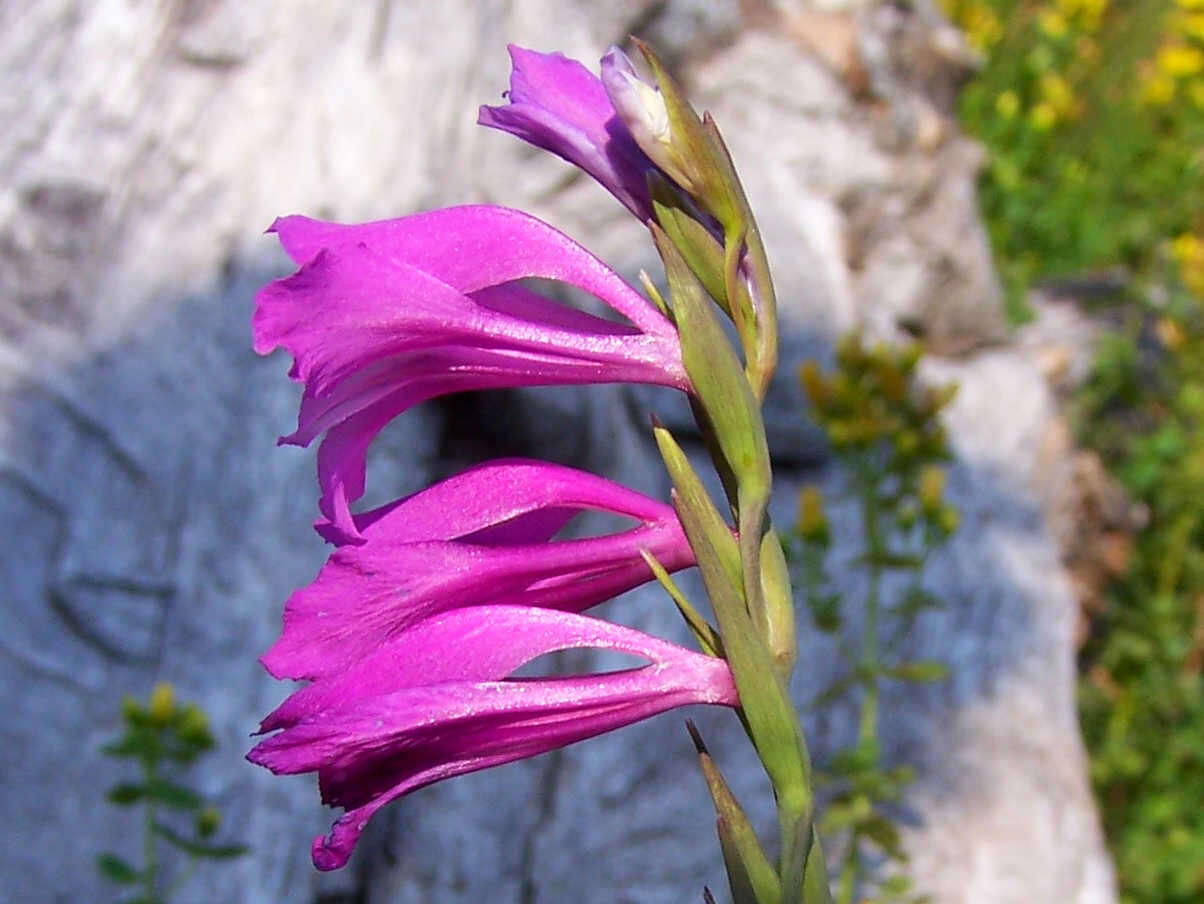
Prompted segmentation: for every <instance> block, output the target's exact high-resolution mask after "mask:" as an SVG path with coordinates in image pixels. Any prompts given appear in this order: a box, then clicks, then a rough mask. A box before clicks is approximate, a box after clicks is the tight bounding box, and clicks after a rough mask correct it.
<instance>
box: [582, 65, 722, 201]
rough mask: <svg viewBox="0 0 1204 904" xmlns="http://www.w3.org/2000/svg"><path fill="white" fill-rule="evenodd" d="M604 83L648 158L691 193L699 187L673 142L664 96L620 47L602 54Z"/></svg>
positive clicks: (616, 110) (625, 122) (616, 109)
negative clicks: (641, 74) (647, 80)
mask: <svg viewBox="0 0 1204 904" xmlns="http://www.w3.org/2000/svg"><path fill="white" fill-rule="evenodd" d="M602 84H603V86H605V88H606V94H607V96H609V97H610V102H611V103H612V104H613V105H614V108H615V112H617V113H618V114H619V118H620V119H621V120H623V124H624V125H625V126H627V130H628V131H629V132H631V137H632V138H634V139H635V143H636V144H638V145H639V146H640V150H642V151H643V152H644V153H645V154H647V155H648V157H649V158H650V159H651V160H652V162H653V163H655V164H656V165H657V166H659V167H660V168H661V169H662V170H664V171H665V173H666V174H668V176H669V178H670V179H672V180H673V181H674V182H676V183H677V184H678V185H680V186H681V187H682V188H684V189H685V190H686V191H688V192H690V193H695V192H696V191H697V189H698V186H696V185H694V184H693V183H694V180H693V179H691V178H690V175H689V173H687V172H686V169H687V167H686V166H685V165H684V161H683V160H682V159H681V155H680V153H679V152H678V149H677V148H676V147H675V146H674V142H673V127H672V124H671V123H670V120H669V110H668V108H667V107H666V106H665V98H664V95H663V94H661V90H660V88H658V87H657V86H656V85H652V84H649V83H648V82H646V81H644V79H643V78H641V77H640V74H639V73H638V72H636V71H635V66H633V65H632V63H631V59H630V58H629V57H628V56H627V54H625V53H624V52H623V51H622V50H620V49H619V48H618V47H611V48H610V50H608V51H607V52H606V56H604V57H602Z"/></svg>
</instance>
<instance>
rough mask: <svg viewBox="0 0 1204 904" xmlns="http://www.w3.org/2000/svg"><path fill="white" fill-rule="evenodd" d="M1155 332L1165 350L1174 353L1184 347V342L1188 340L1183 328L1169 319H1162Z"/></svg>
mask: <svg viewBox="0 0 1204 904" xmlns="http://www.w3.org/2000/svg"><path fill="white" fill-rule="evenodd" d="M1154 332H1155V333H1156V334H1157V336H1158V341H1159V342H1161V343H1162V346H1163V348H1168V349H1170V350H1171V351H1174V350H1175V349H1177V348H1180V347H1181V346H1182V345H1183V340H1184V339H1185V338H1186V337H1185V336H1184V335H1183V328H1182V327H1181V326H1179V324H1177V323H1175V321H1173V320H1171V319H1170V318H1169V317H1163V318H1161V319H1160V320H1159V321H1158V323H1157V325H1156V326H1155V327H1154Z"/></svg>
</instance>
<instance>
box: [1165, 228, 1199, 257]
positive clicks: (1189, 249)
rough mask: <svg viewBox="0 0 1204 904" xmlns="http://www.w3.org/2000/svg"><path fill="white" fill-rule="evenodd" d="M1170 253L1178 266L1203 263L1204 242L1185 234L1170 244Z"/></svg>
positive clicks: (1188, 233) (1187, 233)
mask: <svg viewBox="0 0 1204 904" xmlns="http://www.w3.org/2000/svg"><path fill="white" fill-rule="evenodd" d="M1171 253H1172V254H1173V255H1174V256H1175V260H1177V261H1178V262H1179V263H1180V264H1187V263H1195V262H1197V261H1198V262H1200V263H1204V241H1201V240H1200V237H1199V236H1196V235H1193V234H1192V233H1190V232H1185V233H1183V235H1181V236H1179V237H1178V238H1176V239H1175V241H1174V242H1173V243H1172V244H1171Z"/></svg>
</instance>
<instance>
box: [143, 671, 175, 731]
mask: <svg viewBox="0 0 1204 904" xmlns="http://www.w3.org/2000/svg"><path fill="white" fill-rule="evenodd" d="M147 710H148V711H149V712H150V717H151V721H152V722H154V723H155V724H157V725H166V724H167V723H168V722H170V721H171V717H172V715H173V714H174V713H175V710H176V692H175V689H174V688H172V686H171V685H170V684H168V683H167V682H166V681H160V682H159V683H158V684H156V685H155V686H154V688H153V689H152V690H151V693H150V700H149V701H148V705H147Z"/></svg>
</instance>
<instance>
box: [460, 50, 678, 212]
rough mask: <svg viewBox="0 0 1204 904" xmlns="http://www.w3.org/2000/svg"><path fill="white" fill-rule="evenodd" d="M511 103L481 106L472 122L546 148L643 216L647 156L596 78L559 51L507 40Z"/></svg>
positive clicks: (650, 167) (648, 168)
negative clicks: (477, 115) (526, 47)
mask: <svg viewBox="0 0 1204 904" xmlns="http://www.w3.org/2000/svg"><path fill="white" fill-rule="evenodd" d="M508 49H509V51H510V60H511V64H512V69H511V73H510V90H509V92H507V99H508V100H509V103H508V104H506V105H504V106H496V107H489V106H483V107H481V110H480V117H479V119H478V122H479V123H480V124H481V125H483V126H489V127H490V128H494V129H499V130H501V131H503V132H509V133H510V134H512V135H515V136H517V137H519V138H521V139H523V140H524V141H526V142H529V143H530V144H533V145H535V146H536V147H540V148H543V149H544V150H546V151H551V152H552V153H553V154H556V155H557V156H558V157H562V158H563V159H565V160H567V161H568V162H569V163H572V164H574V165H575V166H578V167H580V168H581V169H583V170H584V171H585V172H587V173H589V174H590V175H591V176H593V177H594V178H595V179H597V180H598V182H599V183H601V184H602V186H603V187H604V188H606V189H607V191H609V192H610V193H611V194H613V195H614V196H615V197H616V198H618V199H619V201H621V202H622V203H623V205H624V206H626V207H627V209H628V210H630V211H631V212H632V213H633V214H635V215H636V216H637V217H639V218H640V219H641V220H647V219H649V217H650V216H651V209H652V208H651V203H650V201H649V198H648V183H647V174H648V172H649V171H652V170H655V169H656V165H655V164H654V163H652V161H651V160H649V159H648V157H647V156H645V154H644V152H643V151H642V150H640V147H639V145H637V144H636V142H635V140H634V139H633V138H632V137H631V134H630V133H629V132H628V131H627V127H626V126H625V125H624V124H623V122H622V120H620V119H619V117H618V115H617V114H616V113H615V109H614V107H613V106H612V104H611V101H610V98H609V97H608V96H607V93H606V89H605V88H604V87H603V85H602V82H601V81H600V80H599V78H598V77H597V76H596V75H594V74H593V73H592V72H590V71H589V70H588V69H586V68H585V67H584V66H582V65H581V64H580V63H579V62H577V61H576V60H572V59H569V58H568V57H566V56H564V55H563V54H560V53H538V52H536V51H533V50H525V49H523V48H522V47H516V46H514V45H513V44H512V45H510V47H509V48H508Z"/></svg>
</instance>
